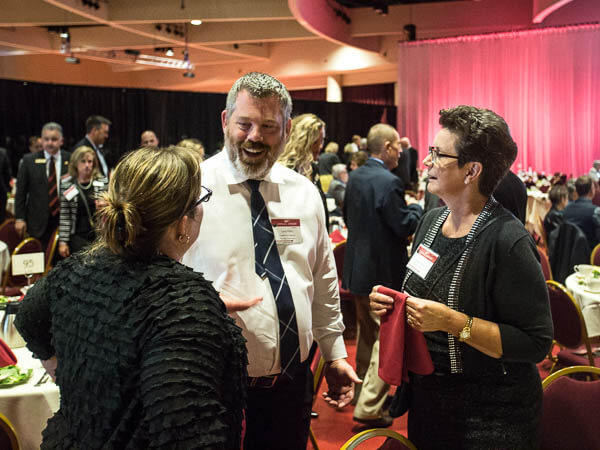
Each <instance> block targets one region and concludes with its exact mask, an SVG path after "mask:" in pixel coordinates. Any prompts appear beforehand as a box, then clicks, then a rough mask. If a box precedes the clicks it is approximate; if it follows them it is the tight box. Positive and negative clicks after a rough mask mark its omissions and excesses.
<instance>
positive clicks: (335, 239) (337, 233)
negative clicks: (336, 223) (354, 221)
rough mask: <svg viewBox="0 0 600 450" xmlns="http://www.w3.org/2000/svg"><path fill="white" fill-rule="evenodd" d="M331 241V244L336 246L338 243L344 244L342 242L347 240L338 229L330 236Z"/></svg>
mask: <svg viewBox="0 0 600 450" xmlns="http://www.w3.org/2000/svg"><path fill="white" fill-rule="evenodd" d="M329 239H331V242H333V243H334V244H337V243H338V242H342V241H345V240H346V238H345V237H344V235H343V234H342V233H341V231H340V230H338V229H337V228H336V229H335V230H333V231H332V232H331V233H330V234H329Z"/></svg>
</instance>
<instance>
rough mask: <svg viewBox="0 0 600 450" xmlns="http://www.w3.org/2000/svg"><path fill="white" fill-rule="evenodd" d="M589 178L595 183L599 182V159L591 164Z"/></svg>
mask: <svg viewBox="0 0 600 450" xmlns="http://www.w3.org/2000/svg"><path fill="white" fill-rule="evenodd" d="M589 176H590V177H591V178H592V180H593V181H595V182H596V183H599V182H600V159H597V160H595V161H594V163H593V164H592V168H591V169H590V173H589Z"/></svg>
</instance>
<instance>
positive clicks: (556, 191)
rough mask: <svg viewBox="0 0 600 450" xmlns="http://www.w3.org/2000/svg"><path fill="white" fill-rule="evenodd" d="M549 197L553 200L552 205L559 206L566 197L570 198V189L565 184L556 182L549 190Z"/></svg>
mask: <svg viewBox="0 0 600 450" xmlns="http://www.w3.org/2000/svg"><path fill="white" fill-rule="evenodd" d="M548 198H549V199H550V201H551V202H552V206H557V205H559V204H560V202H562V201H563V200H564V199H567V198H569V190H568V189H567V186H565V185H564V184H555V185H554V186H552V188H551V189H550V192H548Z"/></svg>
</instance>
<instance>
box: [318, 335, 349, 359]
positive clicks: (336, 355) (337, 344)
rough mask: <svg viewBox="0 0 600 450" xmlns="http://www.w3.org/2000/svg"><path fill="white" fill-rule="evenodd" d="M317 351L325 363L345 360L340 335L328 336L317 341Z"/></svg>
mask: <svg viewBox="0 0 600 450" xmlns="http://www.w3.org/2000/svg"><path fill="white" fill-rule="evenodd" d="M317 343H318V344H319V349H320V350H321V354H322V355H323V358H324V359H325V361H334V360H336V359H341V358H347V357H348V353H347V352H346V344H344V336H343V335H342V333H340V334H337V333H336V334H330V335H328V336H325V337H323V338H321V339H317Z"/></svg>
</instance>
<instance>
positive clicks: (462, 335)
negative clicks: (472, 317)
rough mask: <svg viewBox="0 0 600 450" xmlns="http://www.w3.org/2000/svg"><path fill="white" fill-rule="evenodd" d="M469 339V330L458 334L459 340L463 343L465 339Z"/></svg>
mask: <svg viewBox="0 0 600 450" xmlns="http://www.w3.org/2000/svg"><path fill="white" fill-rule="evenodd" d="M470 337H471V330H462V331H461V332H460V340H461V341H464V340H465V339H469V338H470Z"/></svg>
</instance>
